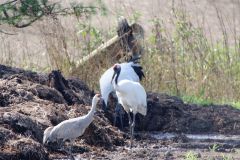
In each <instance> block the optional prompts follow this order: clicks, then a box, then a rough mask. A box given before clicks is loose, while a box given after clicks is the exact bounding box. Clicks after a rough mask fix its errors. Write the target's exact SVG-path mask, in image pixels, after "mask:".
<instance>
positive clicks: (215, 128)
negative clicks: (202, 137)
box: [109, 92, 240, 135]
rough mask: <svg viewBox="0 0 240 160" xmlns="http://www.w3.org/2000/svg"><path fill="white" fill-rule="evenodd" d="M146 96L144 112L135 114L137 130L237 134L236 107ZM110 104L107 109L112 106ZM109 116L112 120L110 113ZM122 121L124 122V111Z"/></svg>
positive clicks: (239, 117)
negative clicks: (144, 113)
mask: <svg viewBox="0 0 240 160" xmlns="http://www.w3.org/2000/svg"><path fill="white" fill-rule="evenodd" d="M147 96H148V98H147V101H148V111H147V115H146V116H145V117H144V116H141V115H139V114H137V116H136V128H135V129H136V130H138V131H162V132H175V133H192V134H208V133H221V134H232V135H233V134H240V110H238V109H234V108H233V107H231V106H228V105H209V106H198V105H194V104H192V105H190V104H185V103H184V102H183V101H182V100H181V99H180V98H178V97H175V96H169V95H166V94H157V93H151V92H149V93H148V95H147ZM113 104H114V103H113ZM113 104H112V106H111V108H114V105H113ZM109 119H110V120H111V121H112V120H113V118H112V116H109ZM112 122H113V121H112ZM124 124H125V125H127V124H128V118H127V114H125V115H124ZM118 125H119V122H118Z"/></svg>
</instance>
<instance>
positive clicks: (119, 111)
mask: <svg viewBox="0 0 240 160" xmlns="http://www.w3.org/2000/svg"><path fill="white" fill-rule="evenodd" d="M117 117H119V119H120V126H121V129H123V120H122V119H123V118H122V106H121V104H120V103H117V104H116V107H115V113H114V126H116V122H117Z"/></svg>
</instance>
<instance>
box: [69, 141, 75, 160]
mask: <svg viewBox="0 0 240 160" xmlns="http://www.w3.org/2000/svg"><path fill="white" fill-rule="evenodd" d="M73 143H74V141H72V140H70V147H69V154H70V158H71V160H75V158H74V156H73V154H72V147H73Z"/></svg>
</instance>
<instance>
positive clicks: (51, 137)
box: [43, 94, 101, 159]
mask: <svg viewBox="0 0 240 160" xmlns="http://www.w3.org/2000/svg"><path fill="white" fill-rule="evenodd" d="M100 99H101V96H100V94H96V95H95V96H94V97H93V99H92V107H91V110H90V111H89V112H88V114H87V115H84V116H81V117H77V118H72V119H68V120H65V121H62V122H61V123H59V124H58V125H56V126H54V127H48V128H47V129H46V130H45V131H44V136H43V144H46V143H49V142H59V141H60V142H62V144H63V143H64V142H65V141H66V140H69V141H70V156H71V158H72V159H74V157H73V155H72V152H71V149H72V145H73V142H74V141H75V139H76V138H77V137H80V136H81V135H83V133H84V131H85V129H86V128H87V127H88V126H89V125H90V123H91V122H92V121H93V119H94V117H93V116H94V112H95V110H96V105H97V102H98V101H99V100H100Z"/></svg>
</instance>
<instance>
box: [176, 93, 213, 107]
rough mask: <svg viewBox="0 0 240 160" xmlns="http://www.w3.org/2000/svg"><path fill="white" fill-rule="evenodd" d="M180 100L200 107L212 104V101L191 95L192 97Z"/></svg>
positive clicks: (184, 97)
mask: <svg viewBox="0 0 240 160" xmlns="http://www.w3.org/2000/svg"><path fill="white" fill-rule="evenodd" d="M181 98H182V100H183V101H184V102H185V103H189V104H198V105H202V106H207V105H211V104H213V103H214V102H213V101H212V100H209V99H204V98H201V97H197V96H193V95H192V96H182V97H181Z"/></svg>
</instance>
